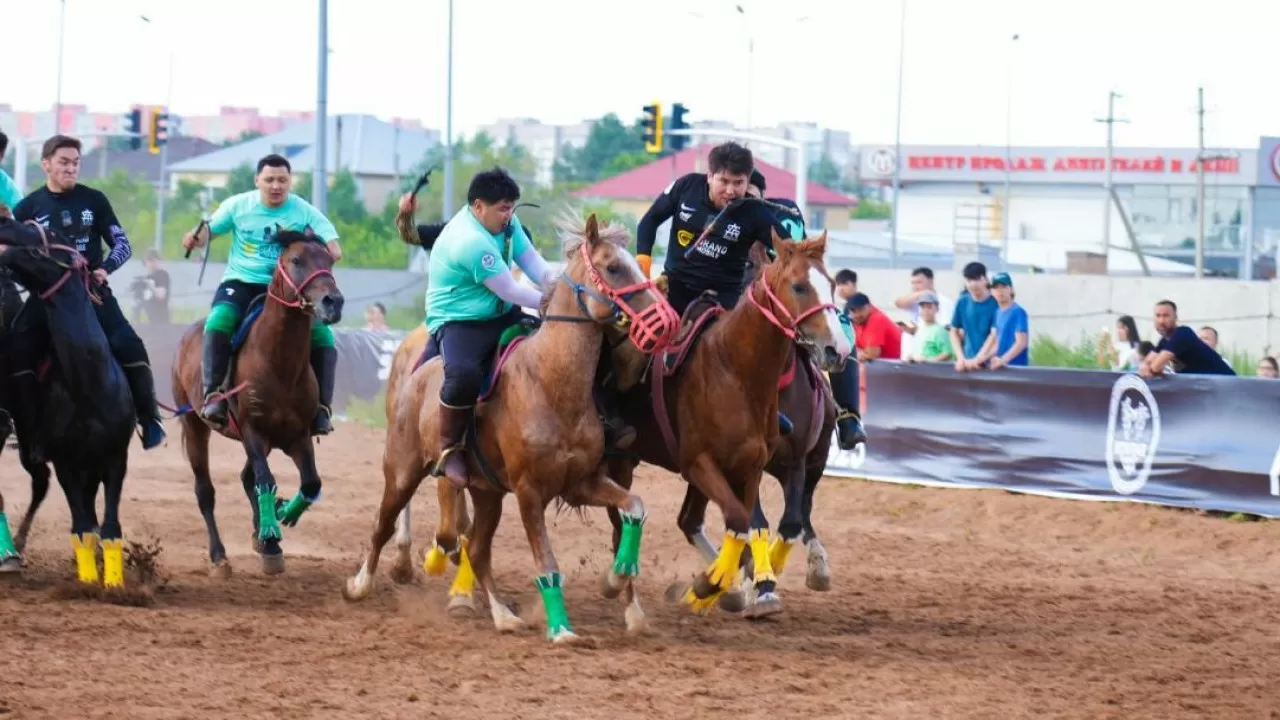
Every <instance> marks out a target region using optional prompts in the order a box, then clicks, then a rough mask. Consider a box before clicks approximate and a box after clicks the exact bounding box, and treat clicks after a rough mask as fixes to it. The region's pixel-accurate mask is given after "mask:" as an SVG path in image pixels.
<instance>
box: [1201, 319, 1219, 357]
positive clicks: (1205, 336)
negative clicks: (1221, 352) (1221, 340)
mask: <svg viewBox="0 0 1280 720" xmlns="http://www.w3.org/2000/svg"><path fill="white" fill-rule="evenodd" d="M1197 334H1198V335H1199V336H1200V339H1201V340H1203V341H1204V344H1205V345H1208V346H1209V348H1210V349H1211V350H1213V351H1214V352H1217V351H1218V331H1217V330H1216V329H1214V328H1213V326H1211V325H1205V326H1204V327H1202V328H1200V332H1199V333H1197Z"/></svg>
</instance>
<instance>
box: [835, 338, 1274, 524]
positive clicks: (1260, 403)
mask: <svg viewBox="0 0 1280 720" xmlns="http://www.w3.org/2000/svg"><path fill="white" fill-rule="evenodd" d="M864 372H865V373H866V376H865V386H866V394H865V400H864V405H865V407H864V410H865V412H864V420H865V422H866V426H867V434H868V436H869V437H870V441H869V443H868V446H867V447H866V449H865V452H863V451H861V449H860V451H858V452H856V453H846V452H842V451H840V450H839V448H837V447H836V446H835V445H834V444H833V445H832V451H831V455H830V458H829V461H828V465H827V467H828V470H829V472H830V474H832V475H844V476H853V477H866V478H868V479H873V480H889V481H898V482H916V483H928V484H944V485H957V486H968V487H999V488H1003V489H1006V490H1015V491H1019V492H1032V493H1038V494H1050V495H1064V496H1069V497H1073V498H1077V499H1110V500H1117V499H1130V500H1139V501H1146V502H1153V503H1158V504H1162V505H1172V506H1179V507H1193V508H1200V509H1205V510H1221V511H1228V512H1245V513H1252V514H1256V515H1263V516H1269V517H1280V426H1278V425H1277V423H1276V420H1277V417H1280V381H1277V380H1272V379H1265V378H1250V377H1224V376H1208V375H1199V376H1196V375H1174V376H1170V377H1161V378H1156V379H1153V380H1143V379H1142V378H1140V377H1138V376H1137V375H1135V374H1118V373H1113V372H1103V371H1088V370H1059V369H1042V368H1011V369H1004V370H999V371H981V372H970V373H958V372H956V371H955V369H954V368H953V367H952V366H951V365H950V364H946V363H933V364H925V365H910V364H903V363H897V362H892V361H879V362H873V363H867V364H866V365H865V366H864Z"/></svg>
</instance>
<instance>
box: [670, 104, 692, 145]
mask: <svg viewBox="0 0 1280 720" xmlns="http://www.w3.org/2000/svg"><path fill="white" fill-rule="evenodd" d="M687 112H689V108H687V107H685V106H684V104H683V103H676V104H674V105H672V106H671V128H670V129H672V130H688V129H689V123H687V122H685V120H684V115H685V113H687ZM688 144H689V136H688V135H672V136H671V143H670V145H671V149H672V150H675V151H676V152H680V151H681V150H683V149H684V146H685V145H688Z"/></svg>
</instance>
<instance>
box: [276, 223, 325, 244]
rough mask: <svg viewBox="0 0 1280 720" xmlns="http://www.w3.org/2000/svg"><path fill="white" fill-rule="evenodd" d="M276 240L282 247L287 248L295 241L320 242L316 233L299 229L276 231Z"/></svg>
mask: <svg viewBox="0 0 1280 720" xmlns="http://www.w3.org/2000/svg"><path fill="white" fill-rule="evenodd" d="M307 229H308V230H310V229H311V228H310V227H308V228H307ZM275 242H276V244H278V245H279V246H280V247H281V248H285V249H287V248H288V247H289V246H291V245H293V244H294V243H300V242H320V238H318V237H316V236H315V235H310V234H308V233H306V232H299V231H297V230H281V231H279V232H277V233H276V237H275Z"/></svg>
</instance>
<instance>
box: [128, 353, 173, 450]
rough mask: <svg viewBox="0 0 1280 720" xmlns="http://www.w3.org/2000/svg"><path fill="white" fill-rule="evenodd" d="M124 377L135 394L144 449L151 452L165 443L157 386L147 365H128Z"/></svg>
mask: <svg viewBox="0 0 1280 720" xmlns="http://www.w3.org/2000/svg"><path fill="white" fill-rule="evenodd" d="M124 376H125V378H127V379H128V380H129V391H130V392H132V393H133V407H134V410H136V411H137V414H138V424H139V425H140V426H142V449H143V450H151V449H152V448H154V447H156V446H158V445H159V444H160V443H162V442H164V438H165V433H164V425H162V424H161V423H160V408H159V406H157V405H156V384H155V380H154V379H153V378H152V377H151V368H150V367H149V366H148V365H147V364H146V363H138V364H134V365H126V366H125V367H124Z"/></svg>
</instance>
